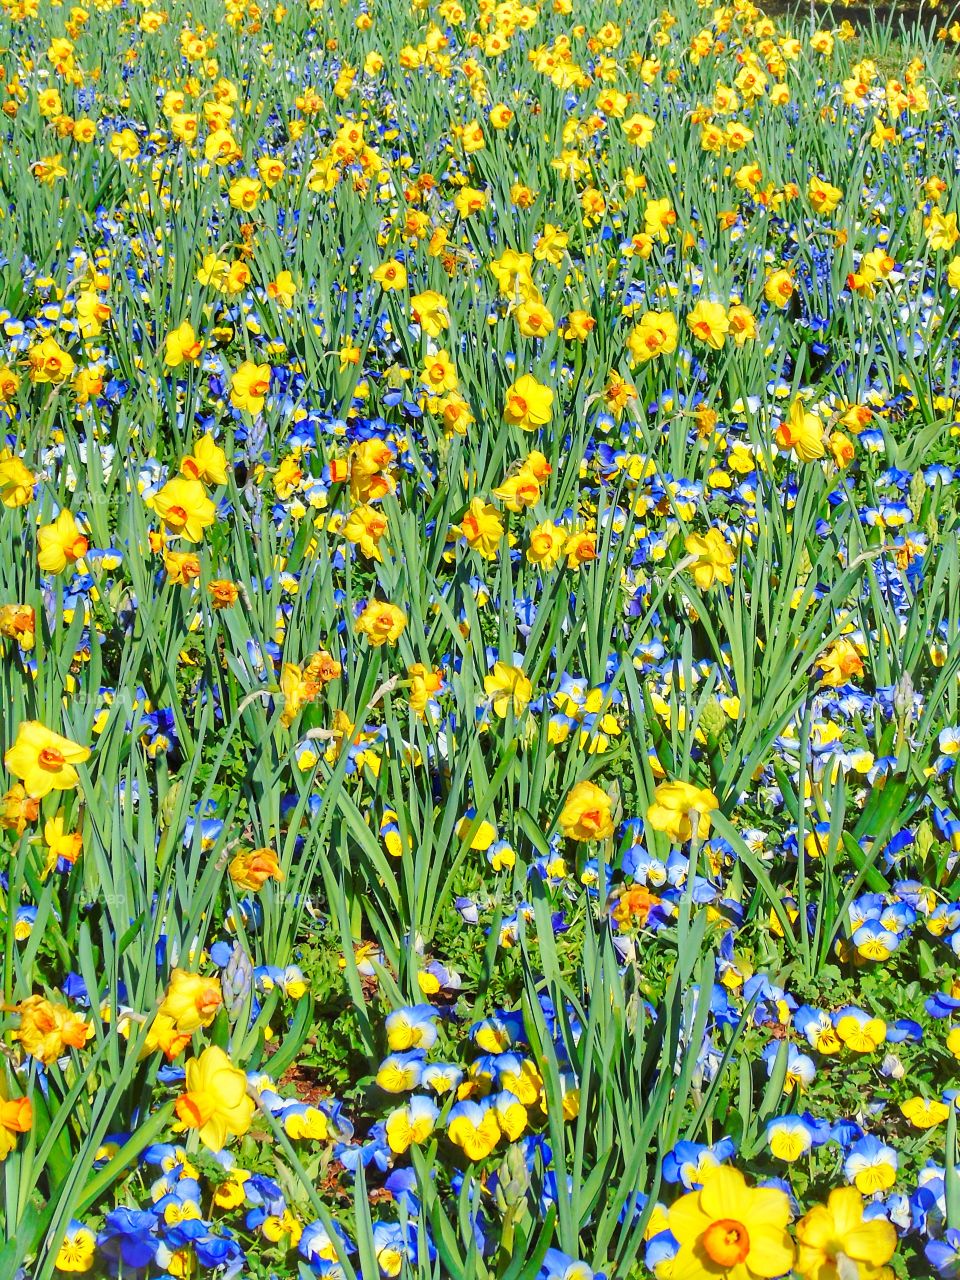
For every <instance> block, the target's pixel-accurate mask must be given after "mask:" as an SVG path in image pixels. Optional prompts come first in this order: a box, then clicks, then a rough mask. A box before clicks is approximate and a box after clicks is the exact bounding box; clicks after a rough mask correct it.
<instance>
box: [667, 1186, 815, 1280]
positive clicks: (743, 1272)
mask: <svg viewBox="0 0 960 1280" xmlns="http://www.w3.org/2000/svg"><path fill="white" fill-rule="evenodd" d="M789 1221H790V1201H789V1199H788V1197H787V1195H786V1193H785V1192H783V1191H781V1190H780V1189H779V1188H774V1187H750V1186H748V1185H747V1182H746V1180H745V1178H744V1176H743V1174H742V1173H741V1172H740V1171H739V1170H738V1169H732V1168H730V1167H729V1166H728V1165H720V1166H719V1167H718V1168H716V1169H714V1170H712V1171H711V1172H710V1173H709V1174H708V1175H706V1176H705V1181H704V1184H703V1186H702V1187H701V1188H700V1190H698V1191H691V1192H690V1193H689V1195H685V1196H681V1197H680V1199H679V1200H677V1201H675V1203H674V1204H672V1205H671V1206H670V1210H669V1213H668V1225H669V1229H670V1231H671V1232H672V1234H673V1236H674V1237H675V1239H676V1241H677V1243H678V1244H679V1246H680V1250H679V1252H678V1253H677V1255H676V1257H675V1258H674V1259H673V1262H672V1264H671V1271H670V1277H671V1280H707V1278H708V1277H709V1278H710V1280H773V1277H776V1276H783V1275H786V1273H787V1272H788V1271H789V1270H790V1268H791V1267H792V1266H793V1261H794V1247H793V1242H792V1241H791V1239H790V1236H789V1233H788V1232H787V1223H788V1222H789Z"/></svg>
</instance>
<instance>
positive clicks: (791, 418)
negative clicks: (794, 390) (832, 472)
mask: <svg viewBox="0 0 960 1280" xmlns="http://www.w3.org/2000/svg"><path fill="white" fill-rule="evenodd" d="M823 434H824V433H823V423H822V422H821V421H820V419H819V418H818V417H817V415H816V414H815V413H808V412H807V410H806V409H805V408H804V407H803V401H802V400H799V399H798V400H794V402H793V404H792V405H791V406H790V413H789V414H788V416H787V418H786V420H785V421H784V422H781V423H780V426H779V427H777V429H776V431H775V432H774V440H775V441H776V443H777V447H778V448H780V449H784V450H792V451H793V454H794V456H795V457H796V458H797V459H798V461H800V462H816V460H817V459H818V458H822V457H823V455H824V454H825V453H826V446H825V444H824V440H823Z"/></svg>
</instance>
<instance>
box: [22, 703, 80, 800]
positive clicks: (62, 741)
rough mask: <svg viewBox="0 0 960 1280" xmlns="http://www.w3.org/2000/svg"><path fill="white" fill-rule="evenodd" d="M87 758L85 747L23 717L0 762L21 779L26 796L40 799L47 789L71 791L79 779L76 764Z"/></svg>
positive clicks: (46, 793)
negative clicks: (14, 737)
mask: <svg viewBox="0 0 960 1280" xmlns="http://www.w3.org/2000/svg"><path fill="white" fill-rule="evenodd" d="M89 759H90V748H89V747H81V746H80V745H79V744H78V743H76V742H71V740H70V739H69V738H63V737H61V736H60V734H59V733H54V732H53V730H52V729H48V728H46V726H45V725H42V724H41V723H40V721H39V720H25V721H24V722H23V723H22V724H21V725H20V728H19V729H18V730H17V736H16V739H15V741H14V743H13V746H12V747H10V748H9V749H8V750H7V752H6V754H5V755H4V757H3V763H4V764H5V765H6V767H7V769H8V770H9V771H10V773H12V774H13V775H14V777H16V778H20V779H21V781H22V782H23V787H24V791H25V792H26V794H27V795H28V796H30V797H32V798H33V799H36V800H42V799H43V797H44V796H45V795H49V793H50V792H51V791H72V790H73V789H74V787H76V785H77V783H78V782H79V780H80V779H79V776H78V774H77V770H76V766H77V765H78V764H84V763H85V762H86V761H87V760H89Z"/></svg>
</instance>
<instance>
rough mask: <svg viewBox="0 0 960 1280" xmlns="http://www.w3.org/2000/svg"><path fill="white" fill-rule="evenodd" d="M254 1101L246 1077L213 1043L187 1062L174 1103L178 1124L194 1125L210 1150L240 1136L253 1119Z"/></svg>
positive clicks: (184, 1126)
mask: <svg viewBox="0 0 960 1280" xmlns="http://www.w3.org/2000/svg"><path fill="white" fill-rule="evenodd" d="M254 1109H255V1108H254V1102H253V1099H252V1098H251V1097H250V1096H249V1094H248V1092H247V1077H246V1076H245V1075H244V1073H243V1072H242V1071H240V1070H239V1069H238V1068H237V1067H235V1066H234V1065H233V1063H232V1062H231V1061H230V1059H229V1058H228V1057H227V1055H226V1054H225V1053H224V1051H223V1050H222V1049H220V1048H218V1047H217V1046H216V1045H210V1046H209V1047H208V1048H206V1049H204V1051H203V1053H201V1054H200V1056H199V1058H191V1059H190V1061H189V1062H188V1063H187V1065H186V1090H185V1091H184V1092H183V1093H182V1094H181V1095H180V1097H179V1098H178V1099H177V1101H176V1104H175V1110H176V1113H177V1119H178V1120H179V1126H178V1127H179V1128H180V1129H181V1131H182V1130H185V1129H196V1130H197V1132H198V1133H199V1135H200V1141H201V1142H202V1143H203V1144H204V1146H205V1147H209V1148H210V1150H211V1151H222V1150H223V1148H224V1147H225V1146H226V1145H227V1142H228V1141H229V1139H230V1138H231V1137H242V1136H243V1134H245V1133H246V1132H247V1130H248V1129H249V1128H250V1123H251V1121H252V1120H253V1113H254Z"/></svg>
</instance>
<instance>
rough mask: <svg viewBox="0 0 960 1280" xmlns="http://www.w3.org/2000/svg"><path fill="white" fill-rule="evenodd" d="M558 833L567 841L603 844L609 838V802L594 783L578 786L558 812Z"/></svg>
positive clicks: (610, 807) (579, 783) (610, 805)
mask: <svg viewBox="0 0 960 1280" xmlns="http://www.w3.org/2000/svg"><path fill="white" fill-rule="evenodd" d="M560 829H561V831H562V832H563V834H564V835H565V836H566V837H567V838H568V839H569V840H582V841H593V840H606V839H607V838H608V836H612V835H613V802H612V801H611V799H610V797H609V796H608V795H607V793H606V792H605V791H601V789H600V788H599V787H598V786H597V784H596V783H595V782H589V781H583V782H578V783H577V785H576V786H575V787H574V788H573V790H572V791H571V792H570V794H569V795H568V796H567V800H566V803H565V804H564V806H563V809H562V810H561V811H560Z"/></svg>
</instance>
